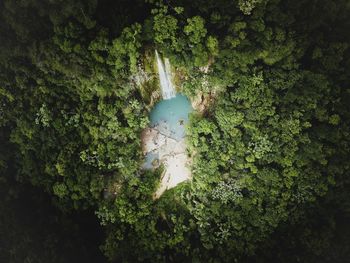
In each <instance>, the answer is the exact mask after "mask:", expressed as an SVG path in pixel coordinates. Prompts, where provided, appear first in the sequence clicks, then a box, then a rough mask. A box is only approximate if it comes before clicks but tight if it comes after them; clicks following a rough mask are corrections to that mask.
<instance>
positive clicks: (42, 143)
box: [0, 0, 350, 262]
mask: <svg viewBox="0 0 350 263" xmlns="http://www.w3.org/2000/svg"><path fill="white" fill-rule="evenodd" d="M118 2H119V1H118ZM127 2H128V1H121V2H120V3H114V2H113V1H108V0H103V1H102V0H101V1H97V0H89V1H58V0H57V1H56V0H55V1H49V2H47V3H46V2H45V3H44V2H43V1H38V0H31V1H11V0H5V1H3V2H1V3H0V10H1V14H0V17H1V21H2V23H1V24H0V46H1V49H0V128H1V130H0V142H1V146H2V147H1V150H0V169H1V173H2V174H1V176H2V177H1V178H5V177H7V176H8V175H9V174H10V175H13V178H15V179H16V180H17V181H20V182H30V183H31V184H33V185H35V186H38V187H40V188H42V189H43V190H44V191H46V192H47V193H49V194H51V195H52V197H53V200H54V201H55V203H56V204H57V205H58V206H59V207H60V208H61V209H62V210H63V211H71V210H72V209H76V210H84V209H94V210H95V213H96V216H97V218H98V220H99V222H100V223H101V224H102V225H103V226H105V229H106V241H105V243H104V245H103V251H104V253H105V255H106V256H107V257H108V258H109V259H110V260H115V261H117V262H135V261H148V262H187V261H189V262H238V261H243V260H244V261H252V262H254V261H255V262H257V261H258V262H259V261H260V262H265V260H266V261H273V260H275V259H276V260H277V259H279V260H281V261H282V259H283V258H284V256H285V254H284V250H283V249H284V247H285V248H286V251H289V250H290V249H292V250H293V253H294V254H295V257H293V258H291V259H290V260H291V261H293V259H295V260H300V257H304V259H305V260H304V261H306V260H309V261H310V262H316V261H317V260H318V259H319V258H321V257H324V254H322V253H321V252H320V251H321V250H322V249H323V248H326V247H327V245H326V244H327V242H330V240H332V238H333V237H332V235H333V234H332V233H335V231H339V228H337V227H336V226H335V225H336V224H335V223H334V222H335V221H336V219H337V220H338V218H345V219H348V218H349V215H348V210H347V209H343V208H342V209H341V211H343V212H344V214H345V216H344V215H342V216H339V215H338V214H337V213H336V212H335V211H334V210H332V209H331V207H332V205H331V204H336V205H337V207H348V206H349V202H348V198H344V195H343V193H344V192H346V191H347V189H348V187H349V180H348V178H347V177H348V174H349V164H348V160H349V156H350V155H349V151H350V147H349V139H348V137H349V133H350V130H349V127H350V126H349V120H350V118H349V117H350V116H349V112H350V106H349V105H350V96H349V83H350V35H349V34H348V32H350V20H349V15H350V6H349V4H348V3H347V1H346V0H338V1H335V0H332V1H330V0H312V1H310V0H305V1H291V0H269V1H267V0H239V1H234V0H217V1H201V0H194V1H182V0H176V1H162V0H148V1H145V2H142V1H138V0H135V1H132V2H133V3H127ZM155 48H156V49H158V50H159V52H161V53H163V54H164V55H166V56H167V57H169V59H170V61H171V63H172V64H173V65H174V67H175V68H176V81H177V83H178V84H179V85H180V88H181V90H182V92H183V93H185V94H187V95H188V96H189V97H191V98H192V99H196V98H198V97H202V98H204V97H207V96H209V97H211V98H212V99H213V100H214V102H213V103H212V104H211V105H210V106H208V105H205V106H206V109H205V112H204V113H202V114H199V113H198V114H197V113H196V114H193V115H192V116H191V123H190V125H189V127H188V144H189V154H190V155H191V158H192V160H193V164H192V172H193V180H192V182H188V183H184V184H181V185H179V186H178V187H176V188H175V189H172V190H170V191H167V192H166V193H165V194H164V195H163V196H162V197H161V198H160V199H159V200H153V199H152V195H153V193H154V191H155V189H156V187H157V184H158V183H157V182H158V181H159V180H158V179H159V177H160V173H161V172H162V171H161V169H160V170H157V171H153V172H151V171H143V170H141V169H140V165H141V163H142V151H141V141H140V133H141V131H142V129H143V128H145V127H146V126H147V123H148V118H147V109H148V108H149V105H148V104H149V103H150V101H152V100H151V99H150V98H151V97H152V94H145V92H146V91H145V89H144V88H143V87H142V85H140V83H141V82H142V81H141V80H142V79H143V78H144V79H148V78H152V76H151V77H149V76H148V75H147V74H149V71H152V69H150V68H151V67H152V66H149V65H147V67H149V68H146V65H143V62H144V61H150V60H152V58H150V56H149V54H152V56H153V49H155ZM145 72H146V73H145ZM145 74H146V76H145ZM152 81H153V82H151V83H154V79H152ZM148 85H149V84H148ZM146 93H147V92H146ZM9 167H11V172H9V171H8V169H9ZM308 209H310V210H311V211H313V212H312V213H311V212H307V211H306V210H308ZM328 211H329V214H330V218H329V219H324V220H323V221H322V222H324V223H323V224H322V222H321V221H320V222H321V223H320V224H321V225H322V226H323V227H324V229H325V233H326V234H325V235H324V236H319V235H318V234H317V231H316V232H315V230H314V229H315V228H316V227H317V225H318V221H317V220H315V218H313V217H312V215H313V214H316V215H318V216H320V217H323V218H326V217H327V212H328ZM333 219H334V220H333ZM345 219H344V220H345ZM338 221H339V220H338ZM288 227H292V229H296V231H295V235H293V234H294V233H293V232H289V231H288ZM340 227H341V228H344V229H348V228H347V226H346V225H345V224H342V223H340ZM332 229H333V232H332V231H331V230H332ZM279 233H282V235H287V236H288V238H287V239H285V238H280V237H279V236H278V234H279ZM299 240H302V241H303V242H305V244H306V246H307V250H305V251H303V252H301V254H300V255H301V256H300V257H299V255H298V254H297V250H299V247H297V246H294V245H293V242H299ZM318 241H319V242H320V243H318ZM278 242H281V243H282V244H283V247H282V248H281V249H280V250H279V252H278V254H276V255H275V257H274V256H273V253H274V252H273V249H274V248H275V247H276V246H278ZM344 242H346V240H345V241H344ZM328 247H329V246H328ZM345 250H346V248H345ZM266 251H267V252H266ZM254 253H258V254H257V255H254ZM268 253H270V254H268ZM339 253H340V252H339ZM259 255H261V257H260V256H259ZM342 256H343V255H342ZM331 259H334V260H336V258H334V257H333V258H332V257H331ZM301 261H303V260H302V259H301Z"/></svg>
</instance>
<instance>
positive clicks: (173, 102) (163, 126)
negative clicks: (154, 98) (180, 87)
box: [150, 94, 193, 140]
mask: <svg viewBox="0 0 350 263" xmlns="http://www.w3.org/2000/svg"><path fill="white" fill-rule="evenodd" d="M192 110H193V109H192V105H191V103H190V101H189V99H188V98H187V97H186V96H184V95H182V94H176V96H175V97H174V98H172V99H168V100H162V101H160V102H158V103H157V104H156V105H155V106H154V108H153V109H152V111H151V113H150V120H151V124H150V125H151V127H156V128H158V130H159V131H160V132H161V133H163V134H165V135H166V136H168V137H171V138H173V139H175V140H180V139H181V138H183V137H184V136H185V125H186V124H187V123H188V115H189V113H190V112H191V111H192Z"/></svg>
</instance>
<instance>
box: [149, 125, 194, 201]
mask: <svg viewBox="0 0 350 263" xmlns="http://www.w3.org/2000/svg"><path fill="white" fill-rule="evenodd" d="M142 149H143V152H144V154H145V155H146V154H148V153H157V155H158V158H159V162H158V165H160V164H164V166H165V171H164V173H163V175H162V178H161V182H160V186H159V188H158V189H157V191H156V192H155V194H154V197H155V198H159V197H160V196H161V195H162V194H163V193H164V191H166V190H167V189H170V188H173V187H175V186H176V185H178V184H179V183H181V182H184V181H186V180H189V179H190V178H191V171H190V168H189V158H188V156H187V154H186V141H185V138H182V139H180V140H175V139H173V138H171V137H169V136H167V135H165V134H162V133H161V132H159V130H158V129H157V127H155V128H147V129H145V130H144V131H143V133H142ZM154 168H156V167H154Z"/></svg>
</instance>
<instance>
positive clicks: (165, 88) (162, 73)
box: [156, 50, 176, 100]
mask: <svg viewBox="0 0 350 263" xmlns="http://www.w3.org/2000/svg"><path fill="white" fill-rule="evenodd" d="M156 58H157V66H158V74H159V80H160V88H161V90H162V96H163V99H164V100H168V99H171V98H174V97H175V93H176V92H175V88H174V85H173V83H172V81H171V67H170V62H169V59H167V58H166V59H165V67H164V64H163V61H162V60H161V59H160V57H159V54H158V52H157V50H156Z"/></svg>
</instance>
